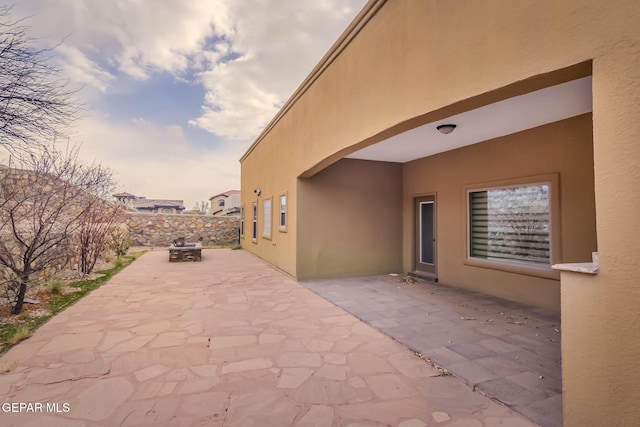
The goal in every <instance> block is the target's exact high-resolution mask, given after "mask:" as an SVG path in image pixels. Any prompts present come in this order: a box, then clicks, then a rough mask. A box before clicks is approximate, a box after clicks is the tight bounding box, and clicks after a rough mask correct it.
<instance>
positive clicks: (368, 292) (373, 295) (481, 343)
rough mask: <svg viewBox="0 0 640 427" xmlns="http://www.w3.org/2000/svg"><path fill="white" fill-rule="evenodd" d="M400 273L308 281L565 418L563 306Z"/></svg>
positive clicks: (385, 327)
mask: <svg viewBox="0 0 640 427" xmlns="http://www.w3.org/2000/svg"><path fill="white" fill-rule="evenodd" d="M401 278H402V276H397V277H394V276H390V275H387V276H375V277H359V278H348V279H337V280H319V281H313V282H307V283H303V284H304V285H305V286H306V287H307V288H309V289H311V290H313V291H314V292H316V293H318V294H319V295H321V296H322V297H324V298H326V299H327V300H329V301H331V302H333V303H335V304H337V305H338V306H340V307H342V308H344V309H345V310H346V311H348V312H349V313H351V314H353V315H355V316H356V317H358V318H360V319H361V320H364V321H365V322H366V323H368V324H370V325H371V326H373V327H375V328H376V329H378V330H380V331H382V332H384V333H385V334H386V335H389V336H390V337H392V338H394V339H395V340H396V341H398V342H400V343H402V344H404V345H405V346H407V347H408V348H410V349H412V350H414V351H416V352H417V353H420V354H422V355H424V356H425V357H427V358H428V359H430V360H432V361H433V362H435V363H437V364H438V365H440V366H442V367H443V368H445V369H447V370H448V371H450V372H452V373H453V374H454V375H455V376H457V377H458V378H460V379H462V380H463V381H464V382H466V383H467V385H469V386H470V387H471V388H473V389H476V390H479V391H481V392H483V393H485V394H487V395H488V396H491V397H493V398H495V399H497V400H498V401H500V402H502V403H504V404H505V405H508V406H509V407H511V408H513V409H515V410H516V411H517V412H520V413H522V414H524V415H526V416H527V417H529V418H530V419H532V420H534V421H535V422H537V423H539V424H540V425H543V426H549V427H560V426H562V368H561V356H560V332H561V330H560V314H559V313H557V312H553V311H549V310H544V309H541V308H536V307H531V306H527V305H523V304H518V303H514V302H511V301H506V300H503V299H500V298H494V297H491V296H488V295H483V294H478V293H475V292H469V291H466V290H463V289H459V288H454V287H450V286H444V285H439V284H435V283H433V282H428V281H425V280H420V279H417V281H416V283H406V282H403V281H402V280H401Z"/></svg>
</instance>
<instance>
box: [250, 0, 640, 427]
mask: <svg viewBox="0 0 640 427" xmlns="http://www.w3.org/2000/svg"><path fill="white" fill-rule="evenodd" d="M639 23H640V2H636V1H627V0H625V1H622V0H612V1H607V2H603V1H595V0H584V1H569V0H561V1H557V0H547V1H536V2H531V1H496V0H473V1H440V0H386V1H385V0H371V1H369V2H368V3H367V5H366V6H365V7H364V9H363V10H362V11H361V12H360V14H359V15H358V16H357V17H356V18H355V20H354V21H353V22H352V23H351V24H350V26H349V27H348V28H347V29H346V30H345V32H344V33H343V34H342V36H341V37H340V38H339V40H338V41H337V42H336V43H335V44H334V45H333V47H332V48H331V49H330V51H329V52H327V53H326V55H325V56H324V57H323V58H322V59H321V61H320V62H319V64H318V65H317V66H316V67H315V68H314V69H313V71H312V72H311V74H309V76H308V77H307V78H306V79H305V81H304V82H303V83H302V84H301V85H300V87H299V88H298V89H297V90H296V91H295V93H294V94H293V95H292V96H291V98H290V99H289V100H288V101H287V102H286V103H285V104H284V106H283V107H282V108H281V110H280V111H279V112H278V113H277V115H276V116H275V117H274V118H273V120H272V121H271V122H270V123H269V124H268V126H267V127H266V128H265V129H264V131H263V132H262V133H261V134H260V135H259V136H258V137H257V139H256V140H255V142H254V143H253V144H252V145H251V147H250V148H249V149H248V150H247V152H246V153H245V154H244V156H243V157H242V159H241V165H242V188H241V192H242V201H241V203H242V224H243V226H242V238H241V244H242V246H243V248H245V249H246V250H249V251H251V252H253V253H255V254H256V255H257V256H259V257H261V258H263V259H265V260H266V261H268V262H270V263H271V264H273V265H274V266H276V267H278V268H279V269H282V270H284V271H286V272H287V273H289V274H291V275H293V276H295V277H297V278H298V279H301V280H304V279H313V278H327V277H345V276H357V275H374V274H384V273H392V272H395V273H398V272H403V273H408V272H413V273H415V274H420V275H424V276H426V277H430V278H432V279H437V280H438V281H439V282H440V283H442V284H444V285H451V286H457V287H462V288H467V289H471V290H475V291H479V292H483V293H486V294H491V295H494V296H498V297H502V298H506V299H510V300H514V301H519V302H522V303H526V304H531V305H535V306H539V307H544V308H548V309H553V310H556V311H559V312H560V313H561V316H562V358H563V366H562V369H563V411H564V424H565V425H566V426H604V425H607V426H621V425H638V424H639V423H640V405H638V404H637V402H639V401H640V364H638V360H640V309H639V307H640V263H639V262H637V259H638V249H640V245H639V244H638V242H640V224H639V221H638V218H639V215H638V212H640V198H639V197H638V195H637V194H638V188H640V25H639ZM443 125H444V126H443ZM592 253H597V258H596V260H595V261H596V262H593V261H594V260H593V259H592ZM572 263H580V264H579V265H573V264H572ZM567 264H572V265H567ZM553 266H555V268H554V267H553Z"/></svg>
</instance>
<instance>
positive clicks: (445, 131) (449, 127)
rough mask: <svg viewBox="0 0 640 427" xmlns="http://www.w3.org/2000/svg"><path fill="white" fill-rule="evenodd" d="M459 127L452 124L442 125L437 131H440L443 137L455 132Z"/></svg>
mask: <svg viewBox="0 0 640 427" xmlns="http://www.w3.org/2000/svg"><path fill="white" fill-rule="evenodd" d="M456 126H457V125H454V124H451V123H447V124H444V125H440V126H437V127H436V129H438V132H440V133H441V134H443V135H448V134H450V133H451V132H453V130H454V129H455V128H456Z"/></svg>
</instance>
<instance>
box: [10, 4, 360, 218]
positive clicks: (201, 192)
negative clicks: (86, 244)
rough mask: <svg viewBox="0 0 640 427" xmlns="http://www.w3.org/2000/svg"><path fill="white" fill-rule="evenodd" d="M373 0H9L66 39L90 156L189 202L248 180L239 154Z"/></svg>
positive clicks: (43, 31)
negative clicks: (368, 0)
mask: <svg viewBox="0 0 640 427" xmlns="http://www.w3.org/2000/svg"><path fill="white" fill-rule="evenodd" d="M365 3H366V1H365V0H323V1H318V0H242V1H238V0H153V1H152V0H147V1H139V0H119V1H117V2H115V1H105V2H100V1H94V0H22V1H20V2H17V3H15V2H5V1H4V0H0V4H13V5H14V6H13V9H12V10H13V15H14V17H15V18H18V17H24V16H30V18H28V19H27V21H26V23H27V25H29V26H31V28H32V33H33V35H34V36H35V37H37V38H38V39H39V42H40V43H42V44H43V45H49V46H51V45H55V44H58V43H60V41H62V43H61V44H60V45H59V46H58V47H57V48H56V51H55V55H56V56H55V60H56V61H57V63H58V65H59V67H60V68H61V69H63V72H64V73H65V75H66V76H67V78H68V79H69V81H70V84H71V85H72V86H73V87H75V88H80V91H79V96H80V98H81V99H82V100H83V101H84V102H85V103H86V105H87V106H88V108H87V111H86V114H85V115H84V116H83V117H82V119H81V120H80V121H79V123H78V124H77V126H76V127H75V128H74V130H73V133H72V141H74V142H77V143H81V145H82V148H81V156H82V157H83V159H84V160H86V161H98V162H101V163H103V164H105V165H106V166H108V167H110V168H111V169H112V170H113V171H114V173H115V175H116V177H117V179H118V181H119V189H120V190H122V191H127V192H130V193H134V194H137V195H142V196H147V197H149V198H170V199H184V201H185V205H186V206H187V208H190V207H192V206H193V204H194V203H195V202H196V201H199V200H207V199H208V198H209V197H210V196H212V195H214V194H217V193H220V192H223V191H226V190H229V189H238V188H239V186H240V165H239V162H238V159H239V157H240V156H241V155H242V153H243V152H244V151H245V150H246V149H247V147H248V146H249V145H250V144H251V143H252V142H253V140H254V138H255V137H256V136H257V135H258V134H259V132H260V131H261V130H262V128H263V127H264V126H265V125H266V124H267V123H268V122H269V120H270V119H271V118H272V117H273V115H274V114H275V113H276V112H277V110H278V108H279V106H281V105H282V104H283V102H285V101H286V100H287V99H288V98H289V96H290V95H291V94H292V92H293V91H294V90H295V88H296V87H297V86H298V85H299V84H300V83H301V82H302V80H303V79H304V77H305V76H306V75H307V74H308V73H309V72H310V71H311V69H312V68H313V66H314V65H315V64H316V63H317V61H318V60H319V59H320V58H321V57H322V56H323V54H324V53H325V52H326V51H327V50H328V49H329V47H330V46H331V45H332V44H333V42H334V41H335V40H336V39H337V38H338V37H339V35H340V34H341V33H342V31H343V30H344V29H345V28H346V27H347V25H348V24H349V22H350V21H351V20H352V19H353V18H354V17H355V15H356V14H357V13H358V11H359V10H360V9H361V8H362V7H363V6H364V4H365ZM177 168H179V169H180V171H181V172H180V174H178V175H176V174H168V173H167V171H168V170H170V171H175V170H176V169H177Z"/></svg>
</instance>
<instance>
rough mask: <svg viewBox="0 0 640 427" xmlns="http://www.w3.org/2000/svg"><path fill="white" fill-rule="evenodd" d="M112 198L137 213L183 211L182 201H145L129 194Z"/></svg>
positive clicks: (174, 212) (116, 195)
mask: <svg viewBox="0 0 640 427" xmlns="http://www.w3.org/2000/svg"><path fill="white" fill-rule="evenodd" d="M113 197H115V198H116V200H118V201H120V202H122V203H124V204H125V205H127V207H128V208H130V209H133V210H136V211H138V212H147V213H161V214H178V213H181V212H182V211H184V210H185V207H184V202H183V201H182V200H169V199H147V198H146V197H141V196H136V195H133V194H131V193H117V194H114V195H113Z"/></svg>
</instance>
